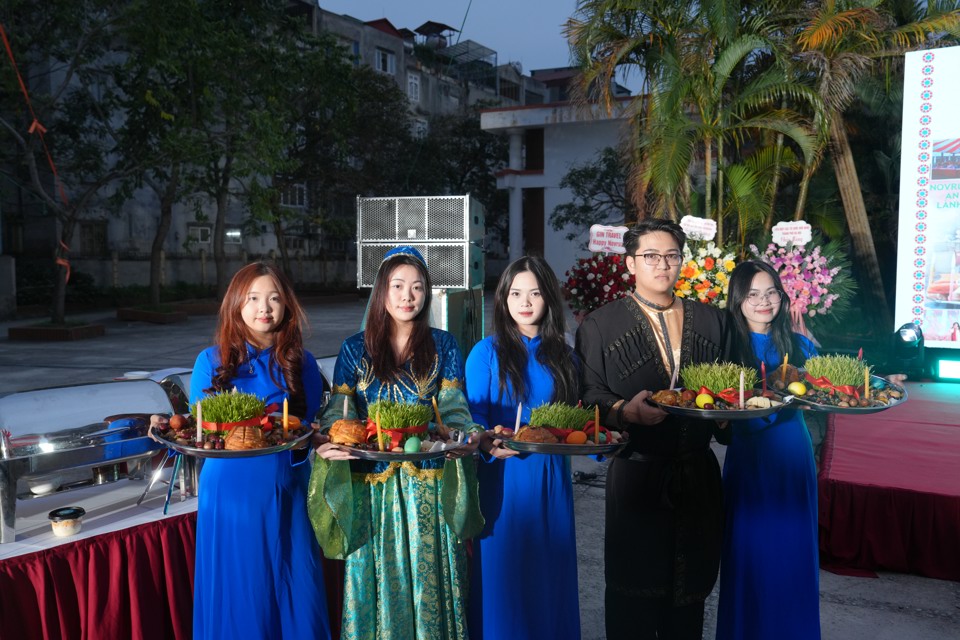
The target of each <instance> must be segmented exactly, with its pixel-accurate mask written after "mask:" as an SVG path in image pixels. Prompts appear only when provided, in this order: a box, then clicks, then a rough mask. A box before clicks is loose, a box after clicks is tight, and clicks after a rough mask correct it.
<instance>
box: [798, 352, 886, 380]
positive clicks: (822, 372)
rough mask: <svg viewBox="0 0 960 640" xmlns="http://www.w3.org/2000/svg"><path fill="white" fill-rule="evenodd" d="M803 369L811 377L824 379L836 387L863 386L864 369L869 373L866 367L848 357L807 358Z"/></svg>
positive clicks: (859, 361)
mask: <svg viewBox="0 0 960 640" xmlns="http://www.w3.org/2000/svg"><path fill="white" fill-rule="evenodd" d="M804 368H805V369H806V370H807V373H808V374H810V375H811V376H812V377H814V378H826V379H827V380H829V381H830V383H831V384H833V385H834V386H838V387H842V386H848V385H849V386H851V387H859V386H860V385H862V384H863V379H864V378H863V375H864V374H863V372H864V369H866V370H867V371H870V367H869V366H868V365H866V364H864V363H863V362H862V361H861V360H857V359H856V358H852V357H850V356H814V357H813V358H807V363H806V364H805V365H804Z"/></svg>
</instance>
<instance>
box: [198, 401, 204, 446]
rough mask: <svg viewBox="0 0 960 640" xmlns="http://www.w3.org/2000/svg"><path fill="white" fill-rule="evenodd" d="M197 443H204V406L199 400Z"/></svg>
mask: <svg viewBox="0 0 960 640" xmlns="http://www.w3.org/2000/svg"><path fill="white" fill-rule="evenodd" d="M197 442H203V405H202V404H200V401H199V400H197Z"/></svg>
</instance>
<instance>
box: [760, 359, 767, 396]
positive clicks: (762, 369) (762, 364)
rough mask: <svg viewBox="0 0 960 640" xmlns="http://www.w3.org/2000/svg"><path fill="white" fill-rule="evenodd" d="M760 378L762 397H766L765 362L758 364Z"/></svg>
mask: <svg viewBox="0 0 960 640" xmlns="http://www.w3.org/2000/svg"><path fill="white" fill-rule="evenodd" d="M760 377H761V378H763V393H764V395H766V393H767V363H766V362H761V363H760Z"/></svg>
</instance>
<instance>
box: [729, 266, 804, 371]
mask: <svg viewBox="0 0 960 640" xmlns="http://www.w3.org/2000/svg"><path fill="white" fill-rule="evenodd" d="M761 272H762V273H766V274H769V276H770V277H771V278H773V286H774V288H776V290H777V291H779V292H780V309H779V311H777V315H776V316H774V318H773V320H772V321H771V322H770V337H771V339H772V340H773V344H774V345H776V347H777V351H778V352H779V353H780V356H781V357H783V356H785V355H787V354H790V363H791V364H795V365H797V366H800V365H802V364H803V363H804V362H805V361H806V358H805V357H804V355H803V351H801V350H800V345H799V343H798V342H797V339H796V337H795V336H794V333H793V327H792V324H791V321H790V296H788V295H787V292H786V291H784V290H783V283H782V282H781V281H780V276H779V275H778V274H777V271H776V269H774V268H773V267H771V266H770V265H769V264H767V263H766V262H760V261H758V260H748V261H747V262H741V263H740V264H738V265H737V267H736V269H734V270H733V273H732V274H730V285H729V289H728V290H727V313H728V316H729V318H730V329H729V331H730V333H729V344H730V357H731V358H732V359H734V360H737V361H739V362H740V363H741V364H744V365H748V366H756V364H757V356H756V355H755V354H754V353H753V347H752V346H751V344H750V325H748V324H747V318H746V317H745V316H744V315H743V311H742V310H741V308H742V306H743V303H744V301H745V300H746V299H747V296H748V295H749V294H750V287H751V285H752V284H753V277H754V276H755V275H757V274H758V273H761Z"/></svg>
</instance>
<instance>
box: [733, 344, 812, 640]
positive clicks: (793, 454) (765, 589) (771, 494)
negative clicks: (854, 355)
mask: <svg viewBox="0 0 960 640" xmlns="http://www.w3.org/2000/svg"><path fill="white" fill-rule="evenodd" d="M796 339H797V342H798V343H799V344H800V348H801V350H802V351H803V353H804V356H806V357H809V356H812V355H816V349H815V347H814V346H813V344H812V343H811V342H810V341H809V340H807V339H806V338H805V337H803V336H800V335H797V336H796ZM750 341H751V343H752V346H753V352H754V354H755V355H756V356H757V363H756V366H757V368H758V369H759V364H760V361H761V360H762V361H763V362H765V363H766V365H767V370H768V371H773V370H774V369H775V368H776V367H778V366H779V365H780V364H781V363H782V362H783V357H782V356H781V354H779V353H778V352H777V348H776V345H775V344H774V343H773V341H772V340H771V338H770V336H768V335H765V334H760V333H752V334H751V335H750ZM774 416H775V417H774V418H757V419H754V420H737V421H734V422H731V423H730V425H731V428H732V429H733V437H732V442H731V443H730V445H729V446H728V447H727V455H726V460H725V462H724V465H723V493H724V502H725V507H726V525H725V531H724V537H723V555H722V558H721V564H720V604H719V609H718V613H717V636H716V637H717V639H718V640H769V639H771V638H776V639H777V640H791V639H795V640H817V639H818V638H820V594H819V579H820V572H819V561H818V552H817V477H816V467H815V464H814V460H813V446H812V444H811V440H810V434H809V432H808V431H807V427H806V424H805V423H804V420H803V416H802V414H801V412H800V411H798V410H796V409H784V410H783V411H780V412H778V413H776V414H774Z"/></svg>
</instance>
